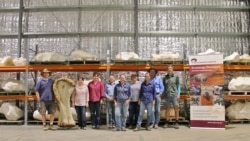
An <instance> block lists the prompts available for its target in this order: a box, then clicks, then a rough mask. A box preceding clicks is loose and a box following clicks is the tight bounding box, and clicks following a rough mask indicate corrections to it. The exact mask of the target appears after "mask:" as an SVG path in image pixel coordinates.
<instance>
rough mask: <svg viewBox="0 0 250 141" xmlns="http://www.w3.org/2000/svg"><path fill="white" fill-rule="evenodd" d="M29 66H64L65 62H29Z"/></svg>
mask: <svg viewBox="0 0 250 141" xmlns="http://www.w3.org/2000/svg"><path fill="white" fill-rule="evenodd" d="M29 64H30V65H66V64H67V62H66V61H65V62H38V61H31V62H29Z"/></svg>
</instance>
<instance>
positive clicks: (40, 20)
mask: <svg viewBox="0 0 250 141" xmlns="http://www.w3.org/2000/svg"><path fill="white" fill-rule="evenodd" d="M20 1H22V0H1V1H0V21H1V22H0V24H1V26H0V50H1V52H0V54H1V56H6V55H10V56H13V57H18V56H23V57H26V55H25V54H28V56H29V59H31V58H32V57H33V55H34V52H33V51H31V50H34V49H35V46H36V45H38V46H39V52H42V51H54V52H58V53H61V54H64V55H66V56H67V55H69V54H70V52H71V51H72V50H74V49H83V50H85V51H87V52H90V53H92V54H95V55H97V56H98V57H99V59H106V57H105V54H106V50H107V49H111V51H112V58H111V59H114V56H115V55H116V54H117V53H118V52H120V51H135V52H136V53H138V54H139V56H141V57H142V58H143V59H150V54H151V53H161V52H164V51H172V52H180V53H182V54H183V53H184V52H185V53H187V55H189V54H196V53H198V52H202V51H205V50H207V49H208V48H212V49H214V50H216V51H220V52H223V53H224V54H225V55H229V54H231V53H232V52H234V51H237V52H239V53H241V54H243V53H249V35H250V34H249V9H250V8H249V1H248V0H23V6H21V7H23V8H19V7H20ZM21 4H22V3H21ZM19 12H22V14H21V15H22V17H21V18H22V24H21V25H22V28H20V27H19V23H18V21H19V17H20V13H19ZM20 29H21V31H19V30H20ZM18 37H19V38H21V43H19V42H20V41H19V40H18ZM20 47H21V52H17V50H18V48H20ZM25 48H26V49H25ZM30 49H31V50H30ZM20 53H21V54H20Z"/></svg>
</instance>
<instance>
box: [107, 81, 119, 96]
mask: <svg viewBox="0 0 250 141" xmlns="http://www.w3.org/2000/svg"><path fill="white" fill-rule="evenodd" d="M116 84H117V83H115V82H113V83H110V82H109V83H107V84H106V85H105V92H104V93H105V97H106V98H114V89H115V85H116Z"/></svg>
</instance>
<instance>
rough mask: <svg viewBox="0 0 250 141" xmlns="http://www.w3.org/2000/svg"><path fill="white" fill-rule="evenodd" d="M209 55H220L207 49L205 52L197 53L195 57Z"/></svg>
mask: <svg viewBox="0 0 250 141" xmlns="http://www.w3.org/2000/svg"><path fill="white" fill-rule="evenodd" d="M209 54H220V52H216V51H214V50H213V49H211V48H209V49H208V50H207V51H205V52H201V53H198V54H197V55H209Z"/></svg>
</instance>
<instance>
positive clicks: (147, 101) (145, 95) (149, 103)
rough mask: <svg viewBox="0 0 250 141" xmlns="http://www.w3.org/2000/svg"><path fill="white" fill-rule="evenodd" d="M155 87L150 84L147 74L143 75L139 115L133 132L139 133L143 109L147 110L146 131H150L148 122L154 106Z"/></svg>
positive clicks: (150, 119)
mask: <svg viewBox="0 0 250 141" xmlns="http://www.w3.org/2000/svg"><path fill="white" fill-rule="evenodd" d="M155 95H156V93H155V86H154V84H152V82H150V76H149V74H148V73H146V75H145V81H144V82H143V83H142V85H141V91H140V95H139V105H140V114H139V117H138V121H137V125H136V128H135V129H134V131H139V130H140V128H141V123H142V120H143V115H144V112H145V109H147V125H146V129H147V130H149V131H150V130H151V126H150V122H151V121H152V115H153V114H152V112H153V105H154V104H155Z"/></svg>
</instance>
